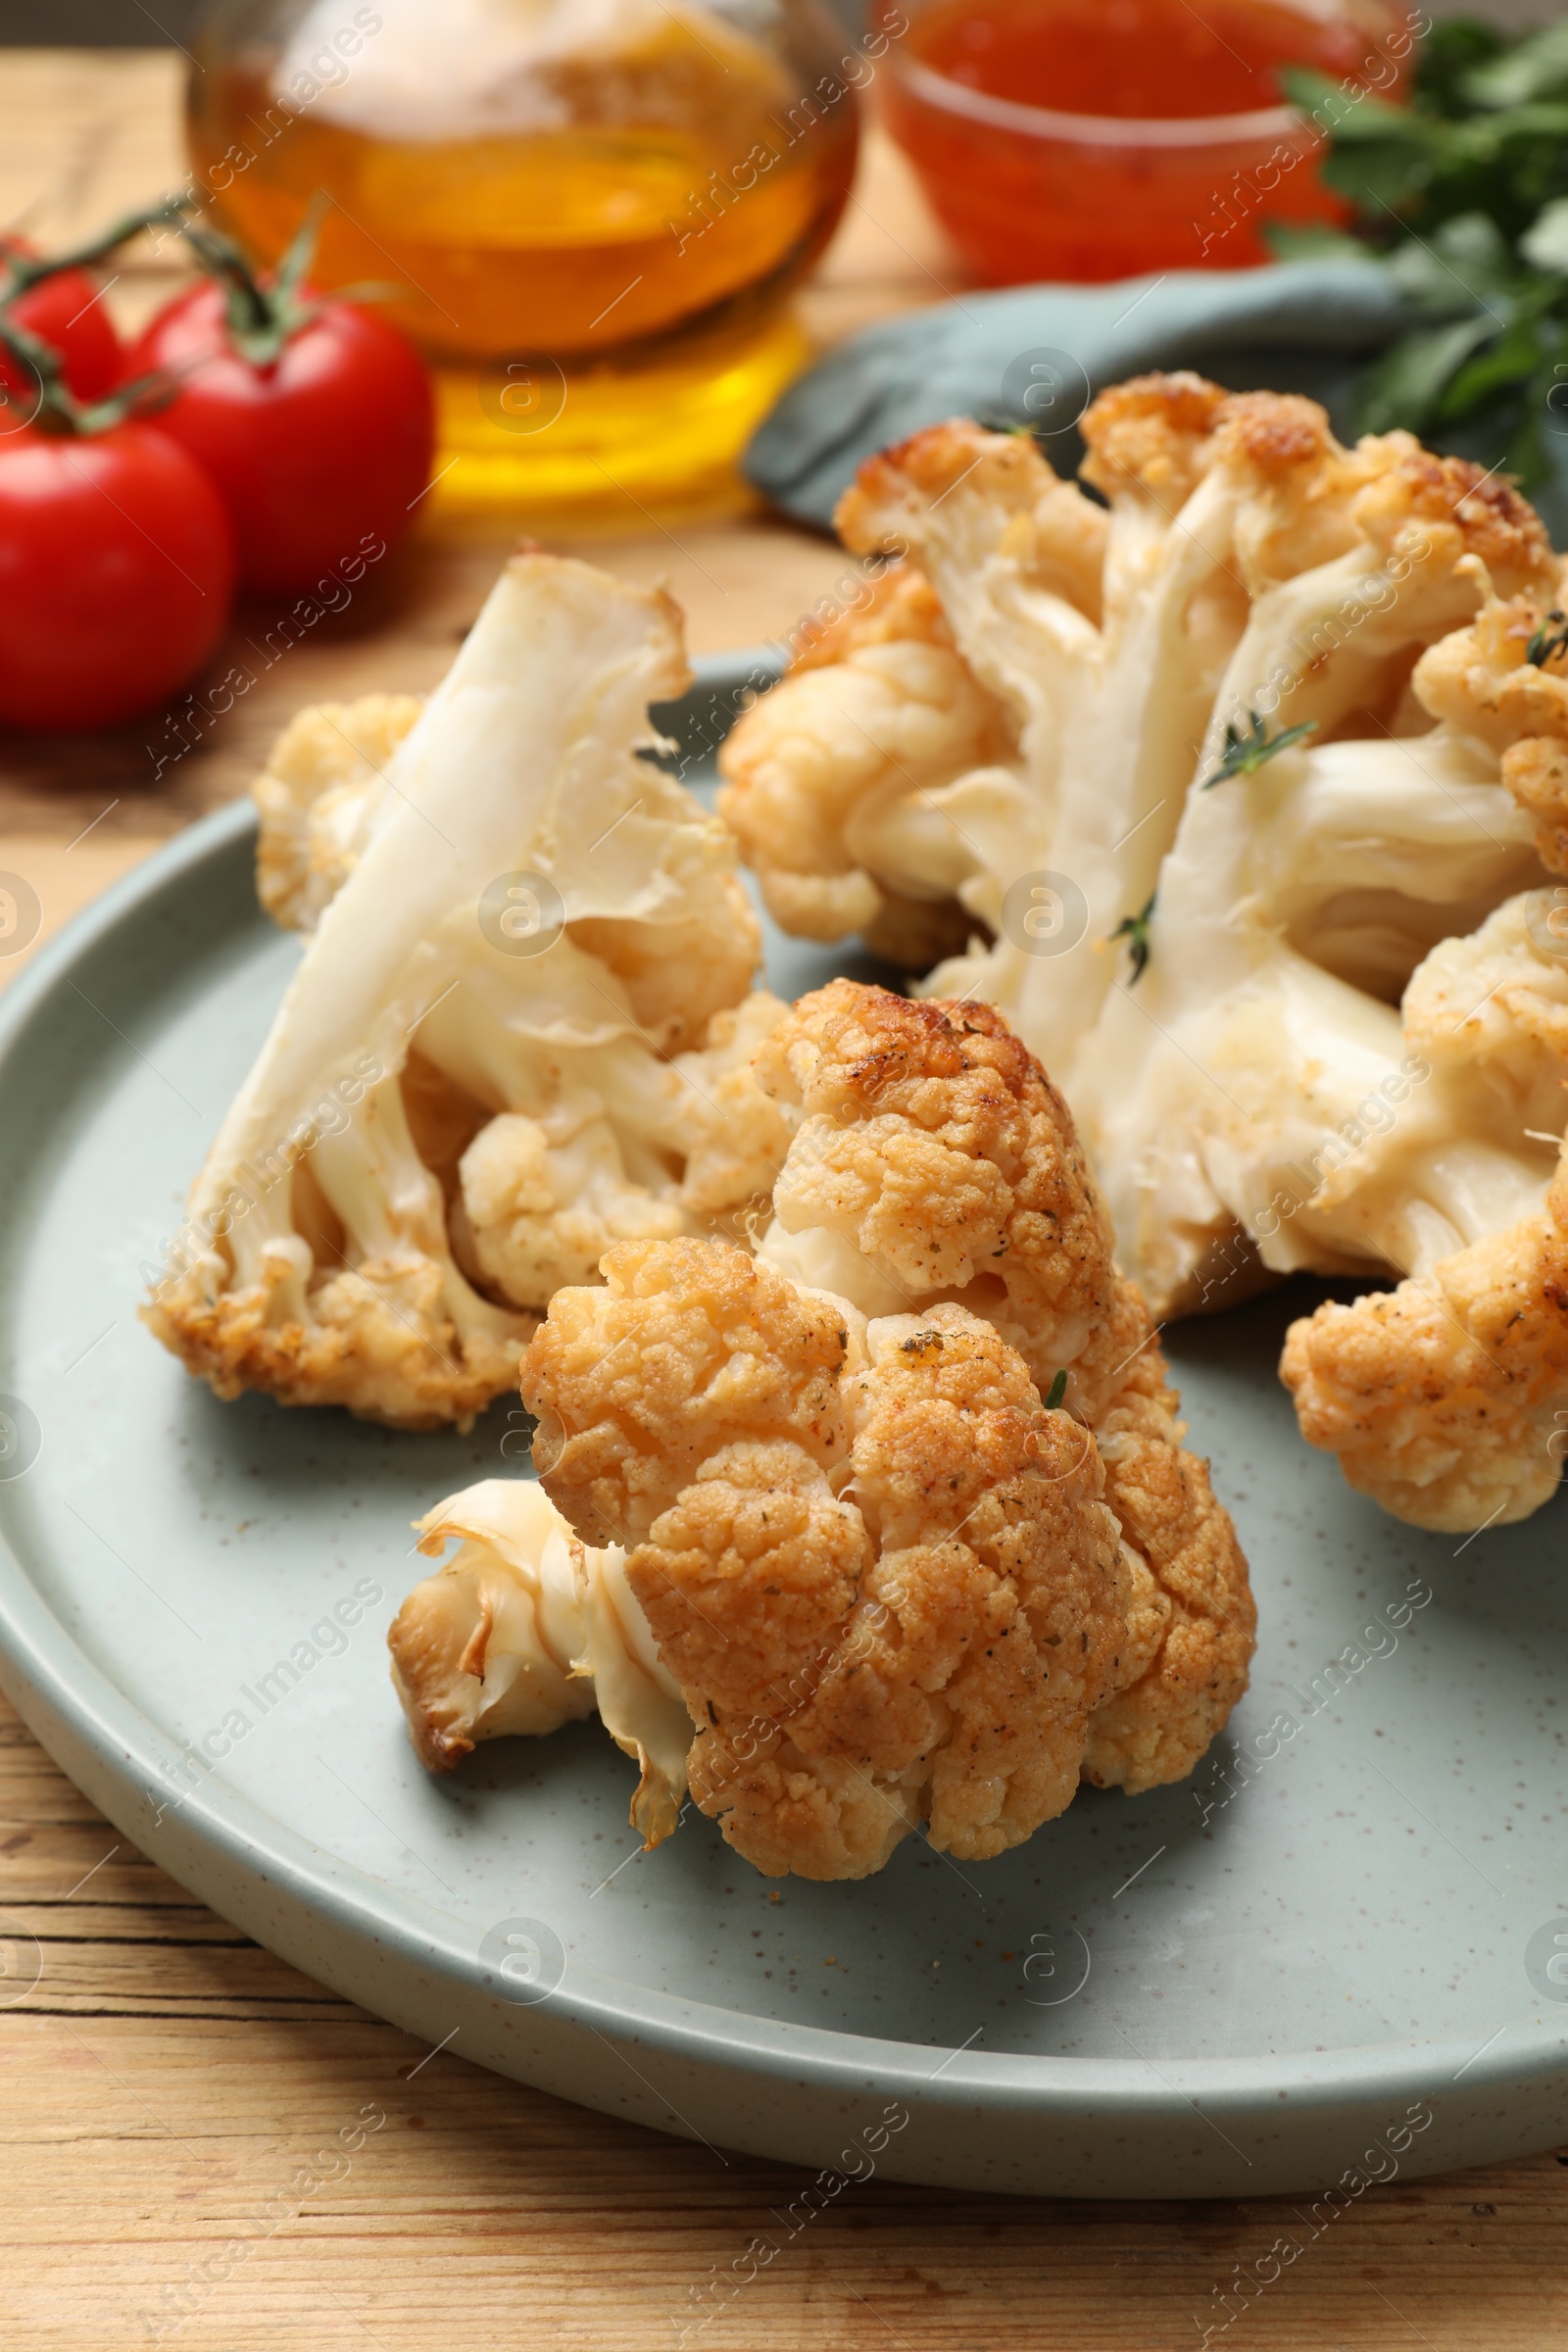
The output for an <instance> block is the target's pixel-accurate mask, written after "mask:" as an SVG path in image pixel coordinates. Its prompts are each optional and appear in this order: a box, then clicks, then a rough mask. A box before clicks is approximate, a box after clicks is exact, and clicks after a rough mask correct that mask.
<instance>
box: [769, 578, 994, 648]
mask: <svg viewBox="0 0 1568 2352" xmlns="http://www.w3.org/2000/svg"><path fill="white" fill-rule="evenodd" d="M798 644H799V650H798V651H797V653H796V655H795V658H794V660H793V661H792V662H791V663H790V670H791V673H792V674H794V673H795V672H796V671H799V670H803V669H825V668H827V667H829V666H830V665H831V664H832V663H833V662H847V661H848V660H849V658H850V656H851V654H858V652H859V651H860V649H861V648H862V646H868V645H900V644H912V645H921V644H923V645H940V646H944V647H946V649H947V650H948V652H950V653H951V652H952V650H953V631H952V630H951V629H950V628H949V626H948V621H947V615H946V613H944V612H943V610H942V600H941V598H940V597H939V596H938V595H937V592H936V590H935V589H934V588H933V587H932V585H931V583H930V581H929V580H928V579H927V578H926V576H925V573H924V572H923V571H921V570H920V568H919V566H918V565H917V564H887V565H885V566H884V568H883V569H882V570H881V571H879V572H878V573H877V574H876V575H875V577H874V578H873V579H869V580H867V581H865V582H863V583H862V585H861V588H860V590H859V591H858V593H857V595H856V597H855V599H854V601H853V602H852V603H851V604H849V605H847V606H845V607H844V608H843V609H842V610H838V611H835V612H834V613H833V614H832V615H831V617H830V618H824V619H821V620H818V619H817V618H816V617H815V615H814V614H812V615H809V617H808V618H807V619H806V620H805V621H804V622H803V623H802V626H801V630H800V634H799V640H798Z"/></svg>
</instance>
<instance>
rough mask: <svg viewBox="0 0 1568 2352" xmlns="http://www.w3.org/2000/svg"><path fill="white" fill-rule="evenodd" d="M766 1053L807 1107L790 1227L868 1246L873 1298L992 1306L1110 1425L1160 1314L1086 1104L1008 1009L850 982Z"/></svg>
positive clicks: (790, 1195)
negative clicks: (1096, 1151) (1125, 1374)
mask: <svg viewBox="0 0 1568 2352" xmlns="http://www.w3.org/2000/svg"><path fill="white" fill-rule="evenodd" d="M755 1067H756V1070H757V1075H758V1079H759V1081H760V1085H761V1086H762V1087H763V1089H764V1090H765V1091H766V1092H767V1093H769V1094H771V1095H775V1096H777V1097H779V1098H780V1099H781V1100H783V1101H785V1102H788V1103H799V1104H800V1105H801V1107H802V1109H803V1110H804V1112H805V1119H804V1123H803V1125H802V1127H801V1130H800V1134H799V1136H798V1137H797V1139H796V1142H795V1144H794V1145H793V1146H792V1148H791V1151H790V1154H789V1157H788V1159H787V1160H786V1162H785V1165H784V1169H783V1171H782V1173H781V1175H780V1177H779V1179H778V1182H777V1185H776V1186H775V1188H774V1194H773V1206H774V1210H775V1213H776V1214H777V1216H778V1219H779V1222H780V1224H781V1225H782V1226H783V1227H784V1228H785V1230H786V1231H787V1232H789V1233H792V1234H802V1233H807V1232H811V1231H813V1230H815V1231H820V1232H825V1233H828V1234H832V1235H835V1236H837V1237H839V1238H840V1239H841V1240H843V1241H844V1242H847V1243H849V1244H851V1245H852V1246H853V1248H854V1250H856V1251H857V1252H858V1255H859V1257H860V1258H862V1259H863V1260H865V1261H866V1262H867V1264H868V1265H869V1266H870V1267H871V1268H872V1269H873V1272H874V1273H875V1274H880V1275H881V1276H883V1277H884V1278H885V1280H886V1281H887V1282H888V1284H889V1285H890V1286H891V1290H892V1293H893V1294H894V1295H893V1296H892V1297H890V1298H888V1299H881V1298H877V1297H874V1296H868V1297H867V1298H864V1299H861V1300H860V1301H859V1303H861V1304H862V1305H867V1306H876V1305H887V1306H889V1307H892V1306H894V1305H898V1304H903V1305H906V1306H907V1307H909V1308H911V1309H914V1308H917V1306H918V1304H919V1302H921V1301H924V1300H927V1299H935V1298H952V1299H958V1300H959V1301H960V1302H961V1303H962V1304H963V1305H965V1306H967V1307H969V1308H970V1309H972V1311H973V1312H975V1313H977V1314H981V1315H984V1316H985V1317H986V1319H987V1320H988V1321H989V1322H992V1323H994V1324H995V1325H996V1327H997V1329H998V1330H999V1331H1000V1332H1001V1333H1002V1335H1003V1337H1004V1339H1005V1340H1006V1342H1007V1343H1008V1345H1009V1347H1012V1348H1016V1349H1017V1351H1018V1353H1019V1354H1020V1355H1021V1356H1022V1357H1023V1359H1024V1361H1025V1363H1026V1364H1027V1365H1028V1366H1029V1369H1030V1371H1031V1372H1032V1374H1033V1375H1034V1378H1035V1382H1036V1385H1037V1386H1038V1387H1039V1388H1040V1389H1041V1390H1042V1391H1044V1390H1048V1389H1049V1388H1050V1386H1051V1384H1052V1381H1053V1380H1054V1377H1055V1375H1056V1373H1057V1372H1058V1371H1059V1370H1065V1371H1066V1372H1067V1375H1068V1380H1067V1391H1066V1397H1067V1402H1068V1404H1069V1406H1070V1407H1071V1408H1072V1409H1074V1410H1075V1411H1077V1412H1078V1413H1079V1414H1080V1415H1081V1416H1082V1418H1083V1419H1085V1420H1086V1421H1088V1422H1089V1423H1090V1424H1091V1425H1093V1424H1094V1422H1095V1421H1096V1419H1097V1416H1098V1415H1099V1414H1100V1413H1101V1412H1102V1411H1103V1409H1104V1407H1105V1405H1106V1404H1107V1403H1108V1401H1109V1399H1110V1397H1111V1396H1112V1395H1113V1394H1114V1391H1115V1387H1116V1384H1117V1380H1118V1377H1119V1373H1120V1366H1121V1363H1122V1361H1123V1359H1124V1358H1125V1357H1127V1356H1128V1355H1129V1354H1130V1353H1131V1352H1132V1350H1134V1349H1135V1348H1137V1347H1138V1345H1139V1343H1140V1341H1141V1340H1142V1339H1143V1338H1144V1337H1145V1335H1146V1334H1147V1332H1148V1329H1149V1322H1148V1317H1147V1314H1146V1313H1145V1311H1144V1308H1143V1303H1142V1300H1141V1299H1139V1298H1138V1294H1137V1292H1136V1291H1135V1289H1134V1288H1133V1286H1132V1284H1131V1283H1128V1282H1126V1281H1124V1280H1123V1278H1122V1277H1121V1276H1120V1275H1119V1274H1118V1273H1117V1271H1116V1268H1115V1265H1114V1262H1113V1260H1112V1256H1111V1251H1112V1249H1113V1246H1114V1245H1113V1239H1112V1235H1111V1229H1110V1221H1109V1219H1108V1217H1107V1216H1106V1213H1105V1207H1104V1203H1103V1201H1102V1199H1101V1197H1100V1193H1099V1191H1098V1189H1097V1187H1096V1185H1095V1181H1094V1178H1093V1176H1092V1175H1091V1173H1090V1170H1089V1164H1088V1161H1087V1159H1086V1157H1085V1154H1084V1151H1083V1147H1082V1145H1081V1144H1080V1143H1079V1140H1078V1134H1077V1130H1076V1129H1075V1127H1074V1126H1073V1122H1072V1114H1071V1112H1070V1111H1069V1110H1068V1108H1067V1105H1066V1103H1064V1102H1063V1101H1062V1099H1061V1097H1060V1095H1058V1094H1057V1092H1056V1090H1055V1088H1054V1086H1053V1085H1052V1083H1051V1081H1050V1079H1049V1078H1048V1077H1047V1076H1046V1074H1045V1071H1044V1070H1043V1069H1042V1068H1041V1066H1040V1064H1039V1062H1038V1061H1037V1060H1036V1059H1035V1057H1034V1055H1033V1054H1030V1053H1029V1052H1028V1050H1027V1049H1026V1048H1025V1047H1024V1046H1023V1045H1022V1044H1021V1043H1020V1042H1019V1040H1018V1039H1017V1038H1016V1037H1014V1036H1013V1034H1012V1032H1011V1030H1010V1029H1009V1028H1008V1027H1007V1024H1006V1022H1005V1020H1004V1019H1003V1017H1002V1015H1001V1014H1000V1013H999V1012H997V1011H995V1010H993V1008H992V1007H991V1006H990V1005H968V1004H960V1003H956V1002H948V1003H943V1002H941V1001H928V1002H925V1003H910V1002H908V1001H907V1000H906V999H905V998H903V997H896V996H894V995H893V994H892V993H891V992H890V991H889V990H887V989H882V988H867V987H864V986H862V985H860V984H859V983H858V982H856V981H853V980H834V981H831V982H830V983H829V984H828V986H827V987H826V988H821V989H817V990H816V991H815V992H814V994H813V995H811V996H809V997H803V998H802V1000H801V1001H800V1003H799V1004H798V1005H796V1006H795V1007H794V1008H793V1010H792V1011H790V1012H788V1013H786V1014H785V1016H784V1018H783V1019H782V1020H781V1021H780V1022H779V1023H778V1024H777V1026H776V1027H775V1028H774V1029H773V1030H772V1031H771V1032H770V1033H769V1035H768V1036H767V1037H766V1038H764V1040H763V1041H762V1044H761V1046H760V1048H759V1051H758V1054H757V1057H756V1063H755ZM803 1262H804V1261H803ZM823 1279H824V1280H826V1279H827V1277H826V1276H825V1275H824V1277H823ZM829 1287H831V1285H830V1286H829ZM849 1295H850V1296H851V1297H854V1296H855V1294H854V1293H853V1292H851V1293H850V1294H849Z"/></svg>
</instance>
